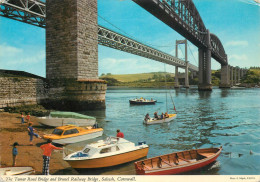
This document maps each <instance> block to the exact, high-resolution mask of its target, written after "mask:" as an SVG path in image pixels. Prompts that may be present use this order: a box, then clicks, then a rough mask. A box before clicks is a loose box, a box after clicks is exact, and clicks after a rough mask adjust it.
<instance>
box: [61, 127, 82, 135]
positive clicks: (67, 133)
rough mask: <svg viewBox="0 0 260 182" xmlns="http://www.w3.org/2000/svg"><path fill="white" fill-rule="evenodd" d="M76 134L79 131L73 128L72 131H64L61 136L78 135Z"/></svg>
mask: <svg viewBox="0 0 260 182" xmlns="http://www.w3.org/2000/svg"><path fill="white" fill-rule="evenodd" d="M78 132H79V131H78V130H77V129H76V128H74V129H71V130H66V131H65V132H64V134H63V135H71V134H75V133H78Z"/></svg>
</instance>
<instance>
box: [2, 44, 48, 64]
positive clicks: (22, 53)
mask: <svg viewBox="0 0 260 182" xmlns="http://www.w3.org/2000/svg"><path fill="white" fill-rule="evenodd" d="M0 60H1V64H4V65H6V66H13V65H22V64H35V63H39V62H41V61H43V60H45V50H32V49H23V48H18V47H13V46H9V45H7V44H2V45H0Z"/></svg>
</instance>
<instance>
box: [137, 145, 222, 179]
mask: <svg viewBox="0 0 260 182" xmlns="http://www.w3.org/2000/svg"><path fill="white" fill-rule="evenodd" d="M221 150H222V147H220V148H204V149H194V150H186V151H181V152H174V153H171V154H166V155H161V156H157V157H153V158H149V159H145V160H141V161H138V162H135V170H136V174H140V175H170V174H180V173H183V172H188V171H192V170H195V169H199V168H202V167H204V166H206V165H209V164H210V163H212V162H214V161H215V160H216V159H217V158H218V156H219V155H220V153H221Z"/></svg>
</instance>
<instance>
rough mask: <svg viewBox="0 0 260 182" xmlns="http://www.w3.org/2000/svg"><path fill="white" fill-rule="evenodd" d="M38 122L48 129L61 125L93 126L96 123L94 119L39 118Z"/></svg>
mask: <svg viewBox="0 0 260 182" xmlns="http://www.w3.org/2000/svg"><path fill="white" fill-rule="evenodd" d="M38 122H39V123H40V124H42V125H47V126H50V127H58V126H63V125H76V126H93V125H94V124H95V122H96V119H74V118H51V117H40V118H38Z"/></svg>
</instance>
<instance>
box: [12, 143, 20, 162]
mask: <svg viewBox="0 0 260 182" xmlns="http://www.w3.org/2000/svg"><path fill="white" fill-rule="evenodd" d="M17 145H19V144H18V143H17V142H14V144H13V150H12V153H13V166H16V159H17V155H18V150H17V148H16V146H17Z"/></svg>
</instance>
